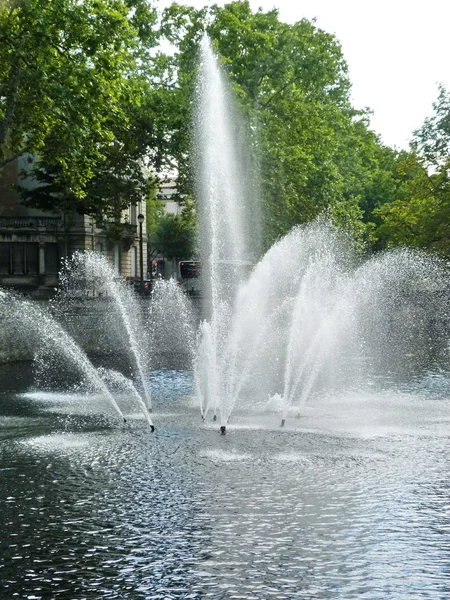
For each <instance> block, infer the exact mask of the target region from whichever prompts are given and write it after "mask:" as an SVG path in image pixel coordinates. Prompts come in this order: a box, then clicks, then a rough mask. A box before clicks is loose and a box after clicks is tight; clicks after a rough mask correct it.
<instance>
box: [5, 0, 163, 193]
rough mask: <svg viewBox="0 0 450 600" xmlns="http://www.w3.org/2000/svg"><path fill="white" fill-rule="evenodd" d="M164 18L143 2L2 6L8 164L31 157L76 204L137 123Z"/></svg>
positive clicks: (34, 1) (39, 1) (25, 0)
mask: <svg viewBox="0 0 450 600" xmlns="http://www.w3.org/2000/svg"><path fill="white" fill-rule="evenodd" d="M155 19H156V15H155V12H154V10H153V9H151V8H150V7H149V6H148V5H147V4H146V2H145V1H144V0H82V1H78V0H21V1H17V0H4V1H3V2H2V3H1V4H0V166H1V165H4V164H6V163H7V162H8V161H11V160H13V159H14V158H16V157H18V156H22V155H24V154H27V153H31V154H33V155H36V156H37V157H38V162H37V164H36V166H37V167H39V163H42V165H44V166H46V167H48V166H52V167H53V175H54V179H55V180H56V182H57V183H58V182H59V183H60V184H61V185H62V186H64V187H65V188H66V189H67V190H70V191H71V193H72V194H74V195H76V196H77V197H82V196H83V195H85V185H86V183H87V182H88V181H89V180H90V179H91V178H92V177H93V174H94V170H95V169H96V168H97V167H98V166H99V165H102V163H105V162H106V161H108V160H110V158H111V157H110V153H111V150H110V149H111V147H112V146H114V142H115V141H116V140H117V137H119V139H120V135H119V136H118V135H117V134H118V132H120V131H122V132H123V131H126V130H127V128H128V127H130V125H131V126H132V118H133V114H134V112H135V111H136V110H138V107H139V104H140V99H141V97H142V94H143V91H144V90H145V83H144V80H143V79H142V80H140V78H139V64H140V61H141V60H142V58H143V56H144V49H145V48H148V47H150V46H152V45H153V44H154V43H155V34H154V33H153V31H152V28H153V27H152V26H153V25H154V23H155Z"/></svg>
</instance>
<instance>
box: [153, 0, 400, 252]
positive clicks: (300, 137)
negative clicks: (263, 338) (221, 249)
mask: <svg viewBox="0 0 450 600" xmlns="http://www.w3.org/2000/svg"><path fill="white" fill-rule="evenodd" d="M204 30H206V31H207V33H208V35H209V36H210V38H211V39H212V42H213V44H214V46H215V48H216V51H217V53H218V55H219V57H220V59H221V61H222V63H223V65H224V69H225V70H226V72H227V74H228V76H229V79H230V80H231V83H232V86H233V88H234V91H235V96H236V98H237V101H238V104H239V106H240V109H241V112H242V113H243V114H244V115H245V116H246V122H247V137H248V139H249V140H250V143H251V146H252V151H253V154H254V156H255V158H256V162H257V164H258V167H259V179H260V182H261V185H260V191H261V196H262V200H263V205H264V212H265V229H266V234H265V236H266V243H271V242H272V241H273V240H274V239H276V238H277V237H278V236H279V235H282V234H284V233H285V232H286V231H287V230H289V229H290V228H291V227H292V226H293V225H294V224H296V223H301V222H306V221H309V220H311V219H313V218H315V217H316V216H317V215H318V214H320V213H321V212H323V211H324V210H327V209H329V208H330V207H333V206H336V210H335V213H336V214H338V213H339V214H342V213H343V212H344V213H345V212H346V213H347V214H348V215H350V214H352V215H353V218H354V219H357V220H358V221H359V225H358V226H357V227H356V229H359V230H364V229H366V230H367V233H368V234H369V233H370V231H372V229H373V225H371V224H370V223H369V224H368V225H367V226H366V225H365V220H366V221H369V219H370V216H371V206H370V203H371V202H372V203H373V202H375V198H374V197H372V199H371V198H370V194H372V196H373V195H374V193H375V181H376V176H375V172H377V173H378V180H379V182H380V186H381V180H382V179H383V170H384V167H383V165H382V159H383V150H382V147H381V144H380V142H379V140H378V138H377V137H376V136H375V135H374V134H373V133H372V132H370V131H369V128H368V115H367V113H366V112H359V111H355V110H354V109H353V107H352V106H351V103H350V99H349V91H350V82H349V79H348V75H347V65H346V63H345V60H344V58H343V55H342V51H341V48H340V45H339V43H338V42H337V40H336V38H335V37H334V36H333V35H330V34H328V33H326V32H324V31H322V30H321V29H319V28H317V27H316V26H315V24H314V22H310V21H308V20H306V19H303V20H301V21H299V22H298V23H295V24H294V25H288V24H286V23H282V22H281V21H280V20H279V18H278V12H277V10H271V11H269V12H267V13H265V12H263V11H262V10H261V9H260V10H258V11H256V12H252V10H251V9H250V6H249V3H248V2H247V1H244V2H231V3H229V4H226V5H225V6H224V7H220V6H218V5H213V6H212V7H211V8H210V9H206V8H204V9H202V10H201V11H195V10H194V9H192V8H190V7H180V6H178V5H176V4H174V5H172V6H171V7H169V8H168V9H167V10H166V11H165V12H164V15H163V19H162V31H163V33H164V34H165V35H166V36H167V38H168V39H169V40H170V41H171V42H172V43H173V44H174V45H175V47H176V51H175V52H174V54H173V56H172V57H171V58H170V60H169V63H168V65H170V67H169V66H168V70H167V72H169V71H170V73H171V78H170V85H167V88H166V93H167V95H168V96H170V95H172V97H173V98H175V97H176V98H177V101H178V104H177V108H175V110H176V111H178V114H179V115H180V119H179V121H178V122H180V123H181V122H186V120H187V118H188V117H189V115H190V114H191V115H192V110H193V108H192V97H193V92H194V87H195V67H196V63H197V55H198V45H199V41H200V38H201V36H202V35H203V31H204ZM168 81H169V78H168ZM183 90H184V91H183ZM169 106H170V109H169V110H170V111H173V110H174V107H175V103H174V102H172V103H169ZM172 114H173V113H172ZM181 115H182V117H181ZM172 123H173V124H176V123H177V119H174V120H172ZM190 137H191V135H190V132H189V130H187V129H186V127H184V128H181V129H180V130H178V129H177V130H176V132H175V131H174V132H173V137H172V138H171V139H173V140H177V143H176V144H175V145H174V146H172V148H171V150H172V151H173V153H174V162H175V163H176V164H178V166H179V170H180V173H181V181H182V185H186V186H187V187H186V188H185V189H186V190H189V189H192V188H189V186H190V185H191V184H192V178H191V164H190V161H189V160H188V159H187V149H188V148H189V143H190ZM388 168H390V167H388ZM388 179H389V177H388V174H387V175H386V181H388ZM355 202H356V205H358V203H359V204H360V208H361V210H359V208H358V206H356V208H358V210H355ZM376 202H379V203H381V202H382V200H381V199H380V198H378V199H377V200H376ZM346 203H347V204H348V206H347V207H346V208H345V204H346ZM354 225H355V226H356V223H354ZM356 229H355V231H356Z"/></svg>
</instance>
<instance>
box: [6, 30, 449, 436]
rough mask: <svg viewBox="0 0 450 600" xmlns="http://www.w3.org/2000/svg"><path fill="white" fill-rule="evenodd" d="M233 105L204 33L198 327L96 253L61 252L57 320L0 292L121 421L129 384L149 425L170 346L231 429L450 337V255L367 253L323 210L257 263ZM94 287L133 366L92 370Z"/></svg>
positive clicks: (165, 296)
mask: <svg viewBox="0 0 450 600" xmlns="http://www.w3.org/2000/svg"><path fill="white" fill-rule="evenodd" d="M231 104H232V101H231V96H230V94H229V92H228V91H227V85H226V81H225V79H224V77H223V75H222V73H221V69H220V66H219V64H218V60H217V57H216V56H215V55H214V53H213V52H212V49H211V46H210V44H209V41H208V39H207V38H206V37H205V38H204V39H203V41H202V47H201V68H200V71H199V78H198V98H197V105H198V113H197V119H196V143H197V148H198V152H196V153H195V154H196V156H198V157H199V160H198V164H197V195H198V198H199V221H200V226H199V231H200V248H201V256H202V289H203V299H202V303H203V306H202V316H203V319H202V320H201V321H200V324H199V327H198V328H196V326H195V323H196V321H197V318H196V317H195V316H193V313H192V307H191V306H190V303H189V299H188V298H187V297H185V296H184V295H183V293H182V292H181V291H180V289H179V288H178V286H177V285H176V284H175V283H174V282H167V281H163V280H158V281H156V282H155V285H154V290H153V294H152V299H151V301H150V302H148V301H142V300H141V299H139V298H138V297H136V296H135V295H134V294H133V292H132V291H130V290H129V289H127V287H126V285H125V283H124V282H123V281H120V280H118V279H117V278H116V276H115V272H114V269H113V267H112V265H111V264H110V263H109V262H108V261H107V260H106V259H105V258H104V257H103V256H101V255H99V254H98V253H95V252H84V253H75V254H74V255H73V257H71V258H70V260H67V261H65V264H64V268H63V271H62V274H61V278H60V280H61V286H60V289H59V291H58V294H57V296H56V298H55V300H54V302H53V303H52V306H51V312H52V314H53V317H54V318H53V317H52V315H51V314H50V313H48V312H44V311H41V310H40V309H39V308H38V307H37V306H36V305H34V306H33V305H32V303H30V302H27V301H24V300H22V301H21V302H20V303H17V302H16V301H15V300H14V301H13V296H11V295H9V294H7V293H5V292H0V302H1V303H2V305H3V306H6V305H8V311H7V312H8V313H9V314H10V316H11V318H12V320H13V321H15V326H16V327H17V328H19V329H20V331H21V334H23V335H25V337H26V338H27V343H28V344H32V345H34V347H35V348H38V347H41V351H42V350H43V352H44V354H45V355H46V359H47V358H48V355H50V354H52V353H53V354H55V353H56V354H60V355H61V356H64V357H65V359H66V360H69V361H70V363H71V364H73V365H75V366H76V368H77V369H78V370H80V371H81V372H82V374H83V376H84V377H85V378H86V379H87V380H88V381H89V383H90V385H91V387H92V389H93V390H95V391H100V392H101V393H102V394H103V395H104V396H105V397H107V398H108V399H109V402H110V403H111V405H112V406H113V407H114V409H115V410H116V412H117V413H118V414H119V415H120V416H121V418H123V414H122V412H121V410H120V408H119V406H118V404H117V402H116V400H115V398H114V393H116V392H117V391H121V392H123V391H125V392H126V394H127V395H128V396H129V398H130V399H133V400H134V401H135V402H137V403H138V404H139V406H140V408H141V410H142V412H143V414H144V417H145V419H146V420H147V422H148V423H149V425H150V427H151V429H152V430H153V429H154V426H153V422H152V419H151V417H150V414H149V413H150V412H151V411H152V390H151V387H150V383H149V374H150V372H151V371H152V370H154V369H155V367H156V365H157V364H159V363H161V362H162V357H164V356H165V355H167V354H170V355H171V357H172V358H173V357H174V356H178V357H181V361H179V362H180V364H183V367H184V368H186V367H187V368H189V367H190V366H191V365H192V366H193V371H194V375H193V379H194V387H195V395H196V398H197V401H198V404H199V406H200V413H201V417H202V419H203V420H204V421H205V422H206V421H207V420H208V415H211V417H212V420H213V421H218V425H219V431H220V432H221V433H222V434H225V433H226V430H227V425H228V422H229V419H230V416H231V415H232V413H234V412H236V411H240V412H246V411H247V412H248V413H250V414H251V415H252V418H256V415H261V414H263V413H270V412H276V413H278V417H277V419H279V421H278V423H280V424H281V426H283V427H285V426H286V424H287V423H289V422H290V418H291V417H292V416H297V417H300V416H302V415H304V414H305V411H307V409H308V403H309V402H310V401H312V399H313V398H315V397H317V396H319V395H321V394H322V395H323V394H325V393H330V392H332V391H337V392H339V393H340V392H342V390H351V389H357V388H358V387H367V386H368V385H372V384H373V382H375V381H377V380H380V375H381V374H382V375H383V379H384V380H385V379H386V375H389V377H391V379H395V378H400V379H401V378H402V377H403V378H405V377H407V375H408V374H409V373H414V371H415V370H417V368H418V367H417V365H418V364H420V365H429V364H432V362H433V360H434V359H435V357H436V356H437V355H439V354H440V355H445V351H446V348H447V341H446V336H445V331H446V328H447V327H448V324H449V314H448V313H449V311H448V300H447V294H446V281H447V266H446V264H445V263H443V262H442V261H439V260H438V259H433V258H430V257H426V256H424V255H423V254H421V253H418V252H412V251H408V250H397V251H392V252H388V253H385V254H381V255H378V256H375V257H373V258H371V259H370V260H362V258H361V257H360V256H359V255H358V254H357V253H356V252H355V251H354V249H353V247H352V243H351V240H349V239H348V237H347V236H346V234H345V233H344V232H339V231H337V230H336V229H335V228H334V227H333V226H332V225H331V224H330V222H329V221H327V219H325V218H319V219H317V220H316V221H314V222H313V223H310V224H308V225H304V226H298V227H295V228H294V229H293V230H292V231H291V232H290V233H289V234H287V235H286V236H285V237H284V238H282V239H280V240H279V241H278V242H277V243H275V244H274V245H273V246H272V247H271V248H270V249H269V250H268V251H267V252H266V253H265V254H264V256H262V257H260V258H259V259H258V260H257V258H256V257H257V256H258V244H257V243H256V242H255V240H257V238H258V235H257V231H258V227H257V226H255V222H257V220H258V219H257V211H256V214H255V213H253V212H252V211H253V204H252V203H251V202H250V203H249V206H250V208H251V209H252V210H251V214H250V215H249V214H248V209H249V207H248V206H247V199H248V198H249V197H252V196H253V195H254V194H253V192H252V190H249V189H248V186H247V182H248V181H252V178H251V176H249V174H248V173H247V172H246V171H245V169H244V168H243V166H242V165H245V164H247V162H246V160H243V159H242V157H243V156H244V155H245V152H243V151H241V150H240V146H239V144H238V143H237V137H238V135H237V134H238V132H237V130H236V126H235V125H236V119H235V117H234V115H233V112H232V110H231ZM89 297H92V299H93V300H94V301H95V302H97V303H98V302H103V304H102V305H101V307H100V308H101V311H102V316H104V317H105V319H106V326H105V330H106V331H107V332H108V334H109V335H110V336H112V338H113V344H114V349H115V351H116V352H117V351H120V352H121V353H122V355H123V357H124V361H128V362H129V363H130V365H129V367H130V370H129V371H128V372H127V373H126V375H125V374H124V373H118V372H117V371H116V370H111V369H104V368H102V369H96V368H95V367H94V366H93V364H92V363H91V361H90V360H89V358H88V357H87V354H86V353H85V352H84V351H83V350H82V349H81V347H80V345H79V344H77V342H76V341H75V340H76V339H77V336H78V334H79V329H80V327H79V324H78V320H77V319H78V317H79V311H80V306H82V305H85V304H86V302H87V303H88V304H89V302H88V300H89ZM102 299H103V300H102ZM93 304H94V302H93ZM71 311H73V312H74V322H73V323H71V320H70V319H71ZM61 322H62V323H63V324H64V326H62V325H61V324H60V323H61ZM99 339H100V338H99ZM99 343H101V342H99ZM424 353H426V354H427V356H423V355H424ZM41 362H42V363H46V362H48V361H47V360H45V361H41Z"/></svg>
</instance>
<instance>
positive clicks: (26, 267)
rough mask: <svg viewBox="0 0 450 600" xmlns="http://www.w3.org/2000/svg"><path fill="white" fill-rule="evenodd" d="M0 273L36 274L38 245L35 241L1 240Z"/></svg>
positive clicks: (37, 269) (37, 271) (37, 270)
mask: <svg viewBox="0 0 450 600" xmlns="http://www.w3.org/2000/svg"><path fill="white" fill-rule="evenodd" d="M0 273H3V274H8V275H37V274H38V273H39V245H38V244H37V243H35V242H30V243H27V242H1V243H0Z"/></svg>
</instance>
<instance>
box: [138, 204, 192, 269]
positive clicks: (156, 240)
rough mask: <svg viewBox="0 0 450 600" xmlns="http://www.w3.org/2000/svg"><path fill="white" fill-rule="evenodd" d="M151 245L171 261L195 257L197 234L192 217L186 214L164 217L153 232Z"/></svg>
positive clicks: (150, 238) (166, 215)
mask: <svg viewBox="0 0 450 600" xmlns="http://www.w3.org/2000/svg"><path fill="white" fill-rule="evenodd" d="M149 243H150V246H151V248H152V249H153V250H154V251H157V252H159V253H160V254H162V255H163V256H164V257H165V258H167V259H169V260H174V261H177V262H178V261H180V260H183V259H186V258H190V257H192V256H194V254H195V243H196V232H195V228H194V227H192V221H191V219H190V216H189V215H188V214H185V213H181V215H175V214H165V215H163V216H162V217H161V218H160V219H159V221H158V223H157V226H156V227H155V228H154V230H153V231H152V232H151V234H150V237H149Z"/></svg>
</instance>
